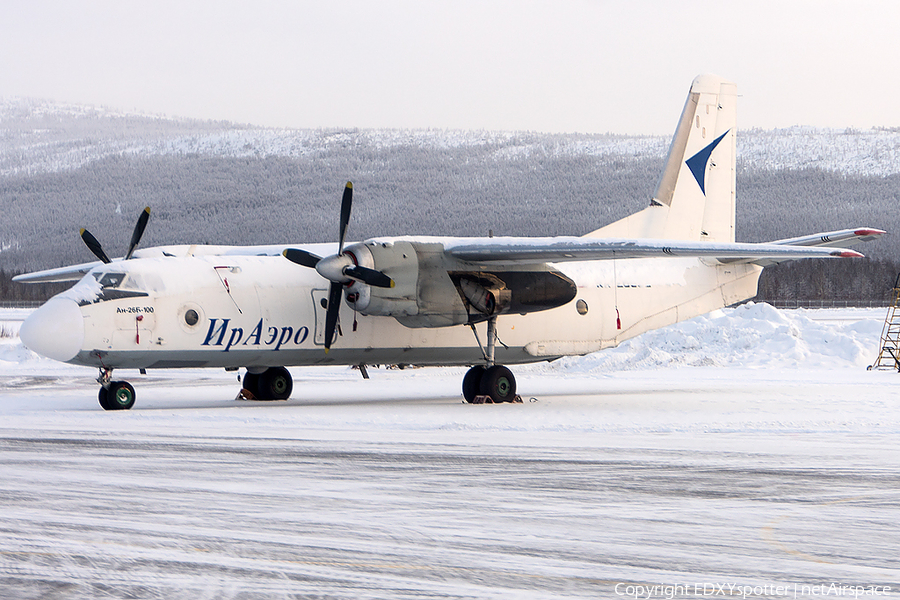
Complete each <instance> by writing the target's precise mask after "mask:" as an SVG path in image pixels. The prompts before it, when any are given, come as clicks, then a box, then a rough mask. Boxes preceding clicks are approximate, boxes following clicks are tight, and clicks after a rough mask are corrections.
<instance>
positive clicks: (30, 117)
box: [0, 99, 900, 177]
mask: <svg viewBox="0 0 900 600" xmlns="http://www.w3.org/2000/svg"><path fill="white" fill-rule="evenodd" d="M669 139H670V136H623V135H604V134H542V133H535V132H504V131H453V130H397V129H376V130H371V129H346V130H331V129H273V128H260V127H252V126H247V125H237V124H231V123H224V122H211V121H210V122H206V121H196V120H185V119H169V118H165V117H160V116H151V115H141V114H136V113H127V112H122V111H117V110H113V109H109V108H104V107H92V106H80V105H72V104H57V103H52V102H47V101H40V100H31V99H7V100H0V176H7V177H10V176H17V175H29V174H35V173H47V172H57V171H62V170H67V169H75V168H79V167H81V166H84V165H85V164H87V163H89V162H92V161H96V160H100V159H102V158H105V157H108V156H113V155H119V154H134V155H144V156H148V155H162V156H165V155H176V156H177V155H182V156H183V155H202V156H215V157H229V158H242V157H267V156H278V157H293V158H296V157H307V156H311V155H315V154H317V153H322V152H323V151H324V150H326V149H334V148H335V147H345V148H347V149H352V150H354V151H356V152H366V151H370V150H384V149H386V148H392V147H407V146H417V147H426V148H428V147H431V148H464V147H480V146H491V147H497V149H496V158H497V159H498V160H517V159H520V160H521V159H527V158H530V157H534V156H560V155H568V156H590V157H598V158H607V159H615V158H627V157H632V158H660V157H663V156H665V154H666V152H667V150H668V143H669ZM738 159H739V161H740V163H739V164H740V166H741V167H742V168H745V169H762V170H777V169H822V170H825V171H830V172H835V173H841V174H846V175H861V176H868V175H874V176H886V175H893V174H897V173H900V127H893V128H875V129H870V130H834V129H822V128H812V127H801V126H797V127H791V128H786V129H778V130H770V131H767V130H759V129H751V130H745V131H741V132H740V134H739V136H738Z"/></svg>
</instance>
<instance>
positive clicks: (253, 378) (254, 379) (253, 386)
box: [243, 371, 259, 398]
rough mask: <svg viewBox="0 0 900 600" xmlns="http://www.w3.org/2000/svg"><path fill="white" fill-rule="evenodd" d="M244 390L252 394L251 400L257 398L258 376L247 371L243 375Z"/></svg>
mask: <svg viewBox="0 0 900 600" xmlns="http://www.w3.org/2000/svg"><path fill="white" fill-rule="evenodd" d="M243 386H244V389H245V390H247V391H248V392H250V393H251V394H253V398H258V397H259V374H258V373H251V372H250V371H247V373H246V374H245V375H244V383H243Z"/></svg>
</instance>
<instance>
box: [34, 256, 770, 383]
mask: <svg viewBox="0 0 900 600" xmlns="http://www.w3.org/2000/svg"><path fill="white" fill-rule="evenodd" d="M433 240H434V238H432V239H431V241H433ZM447 241H452V240H449V239H448V240H447ZM305 247H306V248H308V249H310V250H313V251H316V252H318V253H320V254H323V255H327V254H328V253H329V252H334V248H333V245H329V244H322V245H306V246H305ZM184 248H185V247H179V255H176V256H170V255H169V254H170V253H169V252H166V248H154V249H147V250H145V251H143V252H141V256H145V257H146V256H151V257H147V258H135V259H132V260H128V261H114V262H112V263H109V264H104V265H101V266H98V267H95V268H94V269H93V270H92V271H91V272H90V273H88V274H87V275H86V276H85V277H84V278H83V279H82V280H81V281H80V282H79V283H78V284H76V285H75V286H74V287H73V288H71V289H70V290H67V291H66V292H63V293H61V294H59V295H58V296H56V297H55V298H54V300H52V301H51V302H50V303H48V305H46V309H47V310H48V312H47V314H48V319H51V318H52V319H54V320H55V321H56V322H55V323H47V324H46V325H47V327H48V328H50V329H48V331H53V329H52V328H53V327H57V328H62V329H65V328H70V329H71V330H67V331H63V330H62V329H59V331H60V332H61V333H59V334H58V335H57V336H56V337H57V339H56V340H55V341H56V342H58V341H59V339H62V338H66V336H68V339H70V340H72V341H70V342H69V343H68V346H66V348H65V349H63V350H60V349H58V348H56V349H55V352H56V353H57V354H56V355H55V356H54V355H53V354H52V353H51V354H50V356H52V357H53V358H57V359H59V360H64V361H65V362H70V363H73V364H81V365H90V366H97V367H105V368H150V369H152V368H172V367H226V368H232V367H247V368H251V369H257V368H259V369H261V368H265V367H273V366H296V365H316V364H417V365H472V364H477V363H480V362H482V361H483V359H484V355H483V353H482V350H481V349H480V348H479V344H478V342H477V341H476V339H475V336H473V334H472V330H471V328H470V327H469V326H467V325H464V324H461V325H452V326H446V327H407V326H405V325H403V324H401V323H400V322H399V321H398V320H397V319H395V318H393V317H388V316H370V315H365V314H361V313H358V312H356V311H354V310H353V309H352V308H351V307H350V306H349V305H348V304H347V303H346V302H344V301H342V302H341V310H340V327H339V335H338V336H337V338H336V340H335V341H334V344H333V346H332V348H331V351H330V352H329V353H327V354H326V353H325V352H324V350H323V344H324V331H323V330H324V320H325V312H326V309H325V299H326V298H327V295H328V286H329V282H328V281H327V280H325V279H323V278H322V277H321V276H320V275H319V274H318V273H317V272H316V271H315V270H313V269H307V268H303V267H299V266H298V265H295V264H293V263H291V262H290V261H288V260H286V259H285V258H284V257H282V256H281V254H280V252H281V250H282V249H283V247H281V246H279V247H274V246H265V247H258V248H246V247H245V248H235V249H234V253H230V252H229V251H228V249H225V251H224V252H223V248H221V247H217V248H208V249H207V247H203V246H196V247H190V249H189V251H188V252H186V253H185V252H181V250H183V249H184ZM164 252H165V253H166V255H165V256H163V253H164ZM552 266H553V268H554V269H557V270H558V271H560V272H562V273H563V274H565V275H566V276H567V277H568V278H570V279H571V280H572V281H574V282H575V284H576V286H577V295H576V297H575V299H573V300H572V301H570V302H568V303H566V304H565V305H563V306H559V307H557V308H552V309H549V310H543V311H540V312H532V313H529V314H525V315H520V314H501V315H499V317H498V318H497V321H496V323H497V334H498V341H499V343H498V345H497V349H496V360H497V362H498V363H504V364H517V363H527V362H535V361H541V360H551V359H554V358H557V357H560V356H565V355H580V354H586V353H589V352H594V351H597V350H600V349H603V348H607V347H611V346H615V345H617V344H619V343H620V342H622V341H623V340H625V339H628V338H631V337H634V336H635V335H638V334H640V333H642V332H644V331H647V330H650V329H653V328H656V327H661V326H664V325H667V324H670V323H675V322H677V321H681V320H684V319H687V318H691V317H694V316H696V315H699V314H703V313H706V312H709V311H710V310H714V309H716V308H719V307H722V306H726V305H729V304H733V303H735V302H738V301H741V300H744V299H746V298H750V297H752V296H754V295H755V293H756V284H757V280H758V277H759V273H760V272H761V268H760V267H758V266H755V265H750V264H737V265H723V264H720V263H717V262H716V261H705V260H703V259H698V258H646V259H620V260H609V261H591V262H568V263H559V264H556V265H552ZM104 284H105V285H106V287H105V288H104V287H103V285H104ZM354 285H359V284H354ZM73 303H76V304H77V306H78V310H77V313H76V311H75V310H74V308H73V307H72V306H71V304H73ZM60 306H65V307H67V308H66V310H63V311H60V310H59V308H60ZM40 310H45V308H42V309H40ZM51 313H52V314H51ZM78 313H80V318H81V323H75V322H74V321H77V320H78V316H77V314H78ZM61 315H65V316H61ZM62 319H64V320H65V321H66V323H62V322H60V320H62ZM35 320H36V321H40V320H41V319H40V318H36V319H35ZM476 329H477V330H478V335H479V338H480V340H481V343H484V342H485V340H486V326H485V324H484V323H480V324H478V325H477V326H476ZM48 335H49V334H48ZM58 345H59V344H58V343H57V346H58ZM60 353H61V354H60ZM70 354H71V356H70Z"/></svg>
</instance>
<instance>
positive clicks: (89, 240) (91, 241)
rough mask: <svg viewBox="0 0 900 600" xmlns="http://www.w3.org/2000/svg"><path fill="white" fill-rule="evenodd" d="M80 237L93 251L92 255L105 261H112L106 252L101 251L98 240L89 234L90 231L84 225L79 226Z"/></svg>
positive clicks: (101, 247)
mask: <svg viewBox="0 0 900 600" xmlns="http://www.w3.org/2000/svg"><path fill="white" fill-rule="evenodd" d="M81 239H83V240H84V243H85V245H86V246H87V247H88V249H89V250H90V251H91V252H93V253H94V256H96V257H97V258H99V259H100V260H102V261H103V262H105V263H111V262H112V261H111V260H110V259H109V257H108V256H107V255H106V252H104V251H103V246H101V245H100V242H98V241H97V238H95V237H94V236H93V235H91V232H90V231H88V230H87V229H85V228H84V227H82V228H81Z"/></svg>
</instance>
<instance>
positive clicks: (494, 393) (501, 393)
mask: <svg viewBox="0 0 900 600" xmlns="http://www.w3.org/2000/svg"><path fill="white" fill-rule="evenodd" d="M480 391H481V394H482V395H484V396H490V397H491V400H492V401H493V402H494V404H499V403H501V402H512V401H513V398H515V397H516V378H515V377H513V374H512V371H510V370H509V369H507V368H506V367H504V366H502V365H494V366H493V367H491V368H490V369H488V370H487V371H485V372H484V375H483V376H482V377H481V387H480Z"/></svg>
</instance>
